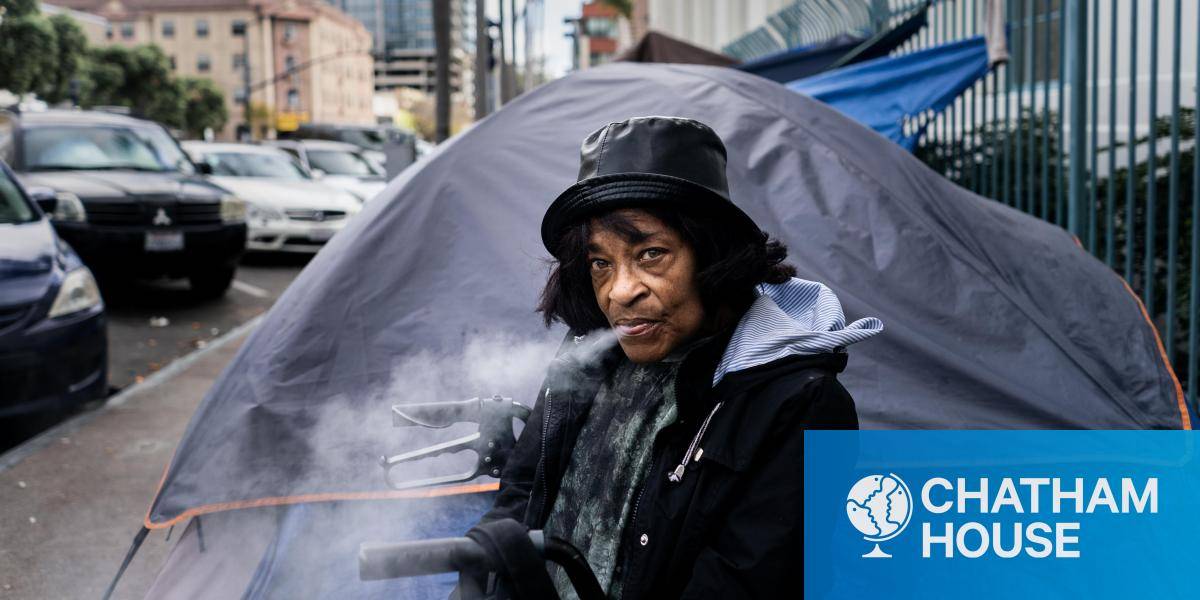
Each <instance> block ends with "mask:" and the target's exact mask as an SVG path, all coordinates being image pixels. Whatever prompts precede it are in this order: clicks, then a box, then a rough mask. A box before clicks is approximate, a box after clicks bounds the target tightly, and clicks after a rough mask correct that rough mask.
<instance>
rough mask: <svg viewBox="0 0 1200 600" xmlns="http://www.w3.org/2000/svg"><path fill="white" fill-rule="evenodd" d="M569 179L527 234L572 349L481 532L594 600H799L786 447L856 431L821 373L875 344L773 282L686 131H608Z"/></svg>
mask: <svg viewBox="0 0 1200 600" xmlns="http://www.w3.org/2000/svg"><path fill="white" fill-rule="evenodd" d="M581 159H582V160H581V168H580V177H579V181H578V182H577V183H576V184H575V185H573V186H571V187H570V188H568V189H567V190H566V191H565V192H563V194H562V195H560V196H559V198H558V199H557V200H555V202H554V203H553V204H552V205H551V206H550V208H549V210H548V211H547V212H546V215H545V218H544V220H543V222H542V240H543V242H544V243H545V245H546V248H547V249H548V250H549V251H550V253H551V254H552V255H553V256H554V257H555V258H556V259H557V263H556V265H555V267H554V269H553V271H552V273H551V274H550V277H549V280H548V282H547V284H546V287H545V289H544V290H543V292H542V298H541V303H540V306H539V310H540V311H541V312H542V313H543V315H544V316H545V319H546V323H547V325H549V324H551V323H552V322H554V321H561V322H563V323H565V324H566V325H567V326H568V327H569V328H570V329H571V332H572V335H571V336H570V337H569V338H568V342H567V343H566V344H564V348H563V349H562V350H561V351H560V352H559V355H558V356H557V357H556V359H555V360H554V362H553V364H552V365H551V367H550V369H549V371H548V374H547V378H546V383H545V384H544V385H543V387H542V391H541V394H540V396H539V398H538V402H537V404H536V406H535V409H534V412H533V415H532V416H531V417H530V420H529V422H528V424H527V426H526V428H525V431H524V433H523V434H522V436H521V438H520V440H519V441H518V444H517V447H516V449H515V450H514V452H513V454H512V456H511V457H510V458H509V461H508V463H507V465H506V467H505V470H504V472H503V475H502V477H501V488H500V493H499V495H498V497H497V499H496V503H495V506H494V507H493V509H492V510H491V511H490V512H489V513H488V514H487V515H485V517H484V519H483V521H485V522H486V521H493V520H497V519H504V518H512V519H516V520H517V521H520V522H522V523H524V524H525V525H526V526H528V527H529V528H534V529H544V530H545V531H546V534H547V535H553V536H558V537H561V538H563V539H565V540H567V541H569V542H570V543H571V544H573V545H574V546H576V547H577V548H579V549H580V550H581V551H582V552H583V554H584V556H585V557H586V558H587V560H588V562H589V564H590V565H591V567H592V569H593V570H594V571H595V573H596V575H597V578H598V579H599V581H600V583H601V586H602V587H603V588H604V589H605V591H606V592H607V594H608V595H609V597H610V598H626V599H629V598H676V597H687V598H720V597H729V598H754V597H768V596H771V597H775V596H778V595H779V592H780V590H781V589H789V588H791V589H799V588H798V587H797V586H798V585H799V581H798V575H799V574H800V573H802V569H803V564H802V554H801V546H802V541H801V537H802V536H801V523H802V518H803V514H802V496H803V494H802V486H803V482H802V473H801V459H802V454H803V438H802V431H803V430H804V429H806V428H826V429H828V428H857V427H858V419H857V416H856V414H855V410H854V401H853V399H852V398H851V397H850V395H849V394H848V393H847V392H846V390H845V389H843V388H842V386H841V384H839V383H838V381H837V373H839V372H840V371H841V370H842V369H843V368H845V365H846V354H845V352H844V348H845V346H846V345H848V344H851V343H853V342H856V341H860V340H862V339H865V338H867V337H870V336H871V335H874V334H876V333H878V332H879V331H881V330H882V326H881V324H880V323H879V321H878V320H877V319H862V320H860V321H857V322H855V323H852V324H850V325H849V326H846V325H845V323H844V318H843V316H842V310H841V305H840V304H839V302H838V300H837V298H836V297H835V296H834V295H833V293H832V292H830V291H829V289H828V288H826V287H825V286H823V285H821V284H818V283H813V282H809V281H803V280H800V279H796V278H793V277H792V276H793V275H794V274H795V269H794V268H793V267H791V266H790V265H787V264H785V263H784V262H783V260H784V259H785V257H786V249H785V248H784V247H783V246H782V245H781V244H779V243H778V242H776V241H774V240H770V239H769V238H768V236H767V235H766V234H765V233H763V232H762V231H761V230H760V229H759V228H758V227H757V225H755V224H754V222H753V221H752V220H751V219H750V217H749V216H747V215H746V214H745V213H743V212H742V211H741V210H740V209H738V208H737V207H736V206H735V205H734V204H733V203H732V202H731V201H730V200H729V194H728V185H727V183H726V179H725V160H726V156H725V148H724V145H723V144H722V143H721V140H720V138H718V137H717V135H716V134H715V133H714V132H713V131H712V130H711V129H709V128H708V127H707V126H706V125H704V124H702V123H699V122H697V121H694V120H690V119H682V118H674V117H640V118H634V119H629V120H627V121H622V122H619V123H612V124H610V125H608V126H606V127H604V128H601V129H600V130H597V131H596V132H594V133H592V134H591V135H589V136H588V138H587V139H586V140H585V141H584V143H583V147H582V150H581ZM588 332H592V333H588ZM609 332H611V333H609ZM613 334H615V341H616V343H615V344H613V343H612V340H613V339H614V335H613ZM552 576H553V585H554V588H556V589H557V590H558V592H559V593H560V594H561V595H563V596H564V597H570V596H571V595H572V588H571V585H570V583H569V582H568V581H567V579H566V577H565V575H564V574H563V573H562V572H560V571H556V570H552ZM785 586H786V587H785Z"/></svg>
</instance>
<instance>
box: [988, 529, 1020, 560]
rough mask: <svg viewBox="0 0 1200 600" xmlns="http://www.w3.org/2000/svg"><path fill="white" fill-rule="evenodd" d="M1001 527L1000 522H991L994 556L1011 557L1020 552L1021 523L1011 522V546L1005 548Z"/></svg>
mask: <svg viewBox="0 0 1200 600" xmlns="http://www.w3.org/2000/svg"><path fill="white" fill-rule="evenodd" d="M1001 527H1003V525H1001V524H1000V523H992V544H993V545H994V546H995V547H996V556H999V557H1000V558H1013V557H1015V556H1017V555H1018V554H1020V553H1021V541H1022V539H1023V536H1022V535H1021V524H1020V523H1013V543H1012V548H1009V549H1005V548H1004V543H1003V542H1002V538H1003V537H1004V536H1002V535H1000V529H1001Z"/></svg>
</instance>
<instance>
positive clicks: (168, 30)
mask: <svg viewBox="0 0 1200 600" xmlns="http://www.w3.org/2000/svg"><path fill="white" fill-rule="evenodd" d="M162 36H163V37H165V38H173V37H175V21H163V22H162Z"/></svg>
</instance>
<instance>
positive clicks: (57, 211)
mask: <svg viewBox="0 0 1200 600" xmlns="http://www.w3.org/2000/svg"><path fill="white" fill-rule="evenodd" d="M54 197H55V199H56V200H57V202H55V205H54V214H52V215H50V218H51V219H53V220H55V221H64V222H74V223H82V222H84V221H86V220H87V211H86V210H84V209H83V202H81V201H80V200H79V196H76V195H75V194H72V193H71V192H58V193H57V194H54Z"/></svg>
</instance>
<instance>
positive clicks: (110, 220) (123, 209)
mask: <svg viewBox="0 0 1200 600" xmlns="http://www.w3.org/2000/svg"><path fill="white" fill-rule="evenodd" d="M85 208H86V209H87V219H88V222H89V223H93V224H96V225H152V226H153V225H158V226H162V227H168V226H178V225H211V224H216V223H220V222H221V205H220V204H219V203H216V202H208V203H191V202H153V201H151V202H88V203H87V204H86V205H85ZM160 210H161V211H162V212H161V214H160V212H159V211H160ZM168 221H169V223H168Z"/></svg>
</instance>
